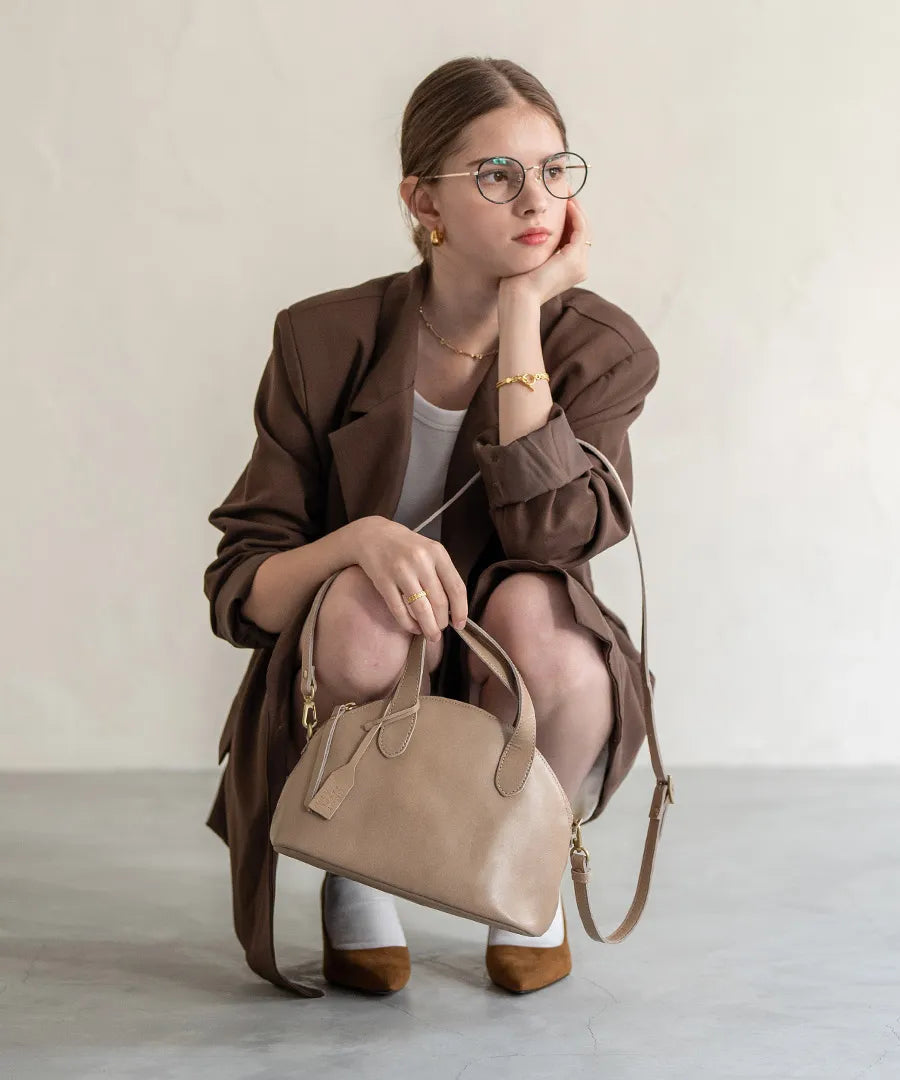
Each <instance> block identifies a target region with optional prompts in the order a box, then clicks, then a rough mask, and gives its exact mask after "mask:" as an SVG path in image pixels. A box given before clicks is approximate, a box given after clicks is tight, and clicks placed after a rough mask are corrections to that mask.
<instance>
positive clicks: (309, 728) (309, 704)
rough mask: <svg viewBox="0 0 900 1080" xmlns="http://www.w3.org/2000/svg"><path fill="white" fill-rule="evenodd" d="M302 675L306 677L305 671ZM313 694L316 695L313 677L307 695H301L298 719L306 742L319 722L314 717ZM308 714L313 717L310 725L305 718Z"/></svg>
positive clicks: (314, 701)
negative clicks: (300, 711) (300, 708)
mask: <svg viewBox="0 0 900 1080" xmlns="http://www.w3.org/2000/svg"><path fill="white" fill-rule="evenodd" d="M303 675H304V676H305V675H306V671H304V672H303ZM315 693H316V680H315V676H313V678H312V680H311V682H310V688H309V693H308V694H304V695H303V715H302V716H301V717H300V723H301V724H302V725H303V727H304V729H305V730H306V738H307V740H309V739H310V738H312V733H313V731H314V730H315V727H316V724H317V723H318V722H319V720H318V716H317V715H316V700H315ZM310 713H312V717H313V718H312V723H310V722H309V721H308V720H307V719H306V718H307V716H308V715H309V714H310Z"/></svg>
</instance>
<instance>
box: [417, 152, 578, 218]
mask: <svg viewBox="0 0 900 1080" xmlns="http://www.w3.org/2000/svg"><path fill="white" fill-rule="evenodd" d="M563 154H574V155H575V157H577V158H581V160H582V161H584V158H583V157H581V154H579V153H576V151H574V150H558V151H557V152H556V153H555V154H551V155H550V156H549V157H548V158H545V159H544V160H543V161H539V162H537V163H536V164H534V165H529V166H528V168H526V167H525V166H524V165H523V164H522V162H521V161H519V159H518V158H514V157H510V156H509V155H508V154H494V155H492V156H491V155H489V156H488V157H486V158H482V159H481V161H479V162H478V168H477V169H476V170H475V171H474V172H472V171H471V170H470V171H469V172H451V173H437V174H435V175H434V176H420V177H419V180H443V179H444V178H445V177H448V176H474V177H475V178H476V179H475V187H476V188H478V194H479V195H480V196H481V197H482V198H483V199H484V200H485V202H489V203H493V204H494V206H505V205H506V203H509V202H512V201H513V199H518V197H519V196H520V195H521V194H522V192H523V191H524V190H525V180H526V174H527V173H530V172H531V170H532V169H536V168H537V167H538V166H540V168H541V183H542V184H543V185H544V187H545V188H546V189H547V193H548V194H549V195H553V198H554V199H574V198H575V195H577V194H578V191H581V190H582V189H583V188H584V184H586V183H587V173H585V174H584V183H583V184H582V185H581V187H580V188H579V189H578V191H576V192H575V194H574V195H554V194H553V192H552V191H551V190H550V188H549V186H548V185H547V180H546V178H545V177H544V169H545V168H546V167H547V164H548V162H550V161H552V160H553V159H554V158H557V157H562V156H563ZM500 157H502V158H503V159H504V161H514V162H515V163H516V165H518V166H519V168H520V169H521V170H522V183H521V185H520V186H519V190H518V191H517V192H516V193H515V195H512V196H510V198H508V199H503V200H501V201H500V202H497V200H496V199H489V198H488V197H487V195H485V193H484V192H483V191H482V190H481V184H479V183H478V174H479V173H480V172H481V166H482V165H484V163H485V162H486V161H494V160H495V159H496V158H500ZM584 167H585V168H586V169H589V168H590V167H591V166H590V163H589V162H587V161H584Z"/></svg>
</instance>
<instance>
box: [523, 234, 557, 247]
mask: <svg viewBox="0 0 900 1080" xmlns="http://www.w3.org/2000/svg"><path fill="white" fill-rule="evenodd" d="M550 235H551V234H550V233H528V234H527V235H526V236H517V237H516V242H517V243H519V244H543V243H544V241H545V240H549V239H550Z"/></svg>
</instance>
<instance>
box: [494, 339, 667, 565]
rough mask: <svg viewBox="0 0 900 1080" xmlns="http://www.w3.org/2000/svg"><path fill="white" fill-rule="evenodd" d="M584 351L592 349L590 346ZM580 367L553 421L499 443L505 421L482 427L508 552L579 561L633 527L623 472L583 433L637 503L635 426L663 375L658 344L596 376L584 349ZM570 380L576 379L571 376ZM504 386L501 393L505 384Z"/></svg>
mask: <svg viewBox="0 0 900 1080" xmlns="http://www.w3.org/2000/svg"><path fill="white" fill-rule="evenodd" d="M581 348H582V350H589V349H590V346H589V345H583V346H582V347H581ZM572 359H573V360H574V361H575V362H574V363H573V364H572V365H571V370H572V371H573V372H575V373H576V375H579V374H580V376H581V377H580V379H579V378H576V379H575V381H576V382H580V383H581V385H580V386H577V387H576V388H575V390H574V392H572V391H570V390H569V389H568V385H567V393H566V394H565V395H564V396H565V397H566V405H565V407H564V406H563V405H562V403H561V401H559V400H554V401H553V404H552V405H551V408H550V414H549V416H548V418H547V422H546V423H545V424H543V425H542V426H541V427H539V428H536V429H535V430H534V431H531V432H528V433H527V434H525V435H522V436H520V437H519V438H518V439H513V440H512V442H509V443H507V444H506V445H505V446H501V445H499V431H498V427H497V425H496V424H495V425H492V426H491V427H490V428H488V429H486V430H485V431H484V432H482V433H481V434H479V435H478V436H476V439H475V441H474V444H473V451H474V454H475V458H476V460H477V462H478V467H479V469H480V471H481V474H482V477H483V478H484V482H485V486H486V489H487V498H488V505H489V509H490V513H491V517H492V519H493V522H494V526H495V528H496V530H497V533H498V535H499V537H500V542H501V543H502V545H503V548H504V550H505V552H506V554H507V557H509V558H526V559H536V560H539V561H540V562H550V563H554V564H556V565H558V566H561V567H563V568H564V569H571V568H573V567H575V566H578V565H580V564H581V563H583V562H586V561H587V560H588V559H591V558H592V557H593V556H595V555H598V554H599V553H600V552H601V551H604V550H606V548H609V547H612V546H613V544H617V543H618V542H619V541H620V540H622V539H623V538H624V537H626V536H627V535H628V533H629V532H630V527H629V525H628V518H627V515H626V511H625V507H624V506H623V505H622V501H621V498H620V496H619V494H618V489H617V488H616V486H615V484H614V481H613V480H612V479H609V480H607V479H606V478H605V476H606V474H605V472H604V471H603V466H602V463H601V462H600V461H599V460H598V459H597V458H596V457H595V456H594V455H593V454H591V453H589V452H588V451H586V450H583V449H582V447H581V446H580V445H579V444H578V442H577V441H576V440H577V439H585V440H586V441H587V442H589V443H591V444H592V445H593V446H596V447H597V449H598V450H600V451H602V453H604V454H605V455H606V456H607V457H608V458H609V460H610V461H611V462H612V463H613V465H614V466H615V469H616V472H617V473H618V474H619V477H620V479H621V481H622V485H623V486H624V488H625V490H626V492H627V493H628V499H629V502H630V501H631V497H632V491H633V477H632V462H631V447H630V444H629V439H628V428H629V427H630V425H631V424H632V423H633V422H634V421H635V420H636V419H637V417H638V416H639V415H640V414H641V412H642V411H643V408H644V403H645V398H646V396H647V394H648V393H649V392H650V390H651V389H652V388H653V386H654V385H655V384H656V381H657V379H658V377H659V356H658V354H657V352H656V349H655V348H654V347H653V346H652V345H648V346H646V347H643V348H641V349H638V350H636V351H634V352H632V353H630V354H629V355H628V356H626V357H624V358H623V359H621V360H619V361H618V362H616V363H615V364H613V366H612V367H610V368H609V369H608V370H607V371H605V372H604V373H603V374H602V375H600V376H597V377H595V378H593V379H588V378H587V377H586V376H585V375H584V374H583V373H586V372H589V371H590V370H591V367H593V368H594V370H596V361H595V362H594V364H593V365H591V363H590V360H589V357H587V356H582V357H578V356H577V355H576V356H575V357H573V358H572ZM569 381H571V380H567V384H568V382H569ZM502 392H503V390H502V389H501V390H499V391H498V393H502Z"/></svg>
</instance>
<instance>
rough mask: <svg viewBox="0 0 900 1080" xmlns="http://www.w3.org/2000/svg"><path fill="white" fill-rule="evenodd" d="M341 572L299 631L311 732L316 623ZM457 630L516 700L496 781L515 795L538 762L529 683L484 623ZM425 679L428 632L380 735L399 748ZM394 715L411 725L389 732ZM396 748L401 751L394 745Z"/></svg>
mask: <svg viewBox="0 0 900 1080" xmlns="http://www.w3.org/2000/svg"><path fill="white" fill-rule="evenodd" d="M340 572H341V571H340V570H336V571H335V572H334V573H333V574H331V575H330V577H328V578H326V579H325V581H323V582H322V584H321V585H320V586H319V588H318V590H317V591H316V595H315V597H314V599H313V602H312V605H311V607H310V609H309V614H308V615H307V617H306V620H305V621H304V623H303V629H302V630H301V632H300V654H301V656H302V657H303V667H302V671H301V680H302V681H301V686H302V689H303V697H304V721H303V723H304V727H306V729H307V731H310V730H311V727H312V726H314V725H309V724H308V723H307V721H306V719H305V717H306V714H307V711H308V709H309V706H310V704H311V698H312V695H313V694H315V688H316V678H315V670H316V669H315V664H314V663H313V644H314V642H315V632H316V623H317V621H318V617H319V609H320V608H321V606H322V601H323V600H324V599H325V594H326V593H327V592H328V590H329V588H331V586H332V584H333V583H334V581H335V579H336V578H337V576H338V574H340ZM453 629H454V630H455V631H456V633H457V634H459V636H460V637H461V638H462V639H463V641H464V642H465V643H466V645H468V646H469V648H470V649H471V650H472V651H473V652H474V653H475V655H476V656H477V657H478V658H479V660H481V661H482V663H484V665H485V666H486V667H488V668H489V669H490V670H491V671H492V672H493V674H494V675H496V677H497V678H498V679H499V680H500V682H501V683H502V684H503V685H504V686H505V687H506V689H507V690H509V692H510V693H511V694H512V695H513V697H515V699H516V717H515V720H514V721H513V725H512V731H511V732H510V735H509V738H508V739H507V740H506V742H505V744H504V746H503V750H502V752H501V754H500V757H499V759H498V762H497V769H496V771H495V773H494V784H495V786H496V788H497V790H498V791H499V792H500V794H501V795H513V794H515V792H517V791H520V790H521V789H522V787H523V786H524V785H525V782H526V780H527V779H528V774H529V773H530V772H531V765H532V762H533V761H534V750H535V742H536V739H537V721H536V718H535V713H534V703H533V701H532V699H531V694H529V692H528V688H527V686H526V685H525V683H524V682H523V681H522V677H521V675H520V674H519V671H518V669H517V668H516V665H515V664H514V663H513V662H512V660H511V658H510V657H509V655H508V653H507V652H506V650H505V649H504V648H503V647H502V646H501V645H500V643H499V642H498V641H497V640H496V639H495V638H493V637H492V636H491V635H490V634H489V633H488V632H487V630H485V629H484V627H482V626H479V625H478V623H477V622H474V621H473V620H472V619H470V618H468V616H467V617H466V625H465V626H464V627H456V626H454V627H453ZM424 679H425V635H424V634H416V635H415V636H414V637H413V638H412V639H411V641H410V646H409V650H408V652H407V655H406V662H405V664H404V665H403V670H402V671H401V673H400V676H399V678H398V679H397V682H396V683H395V684H394V688H393V690H392V691H391V694H390V697H389V699H388V703H387V707H386V708H385V711H384V715H383V717H382V720H383V721H384V724H385V727H384V728H383V729H382V732H381V735H380V738H382V739H384V740H385V742H387V741H388V739H389V741H390V743H391V745H392V746H394V747H402V746H405V745H406V742H407V741H408V738H409V736H410V735H411V734H412V728H413V727H414V726H415V722H416V706H417V705H418V700H419V696H420V694H421V693H422V684H423V682H424ZM312 709H313V713H315V705H314V704H312ZM395 714H397V718H398V719H400V718H402V717H406V724H405V725H404V726H403V728H402V729H401V728H399V727H394V726H393V725H391V729H390V730H391V734H390V736H388V734H387V732H388V730H389V729H388V725H389V724H390V721H391V719H392V718H393V716H394V715H395ZM393 752H394V753H397V752H400V751H399V750H394V751H393Z"/></svg>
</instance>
